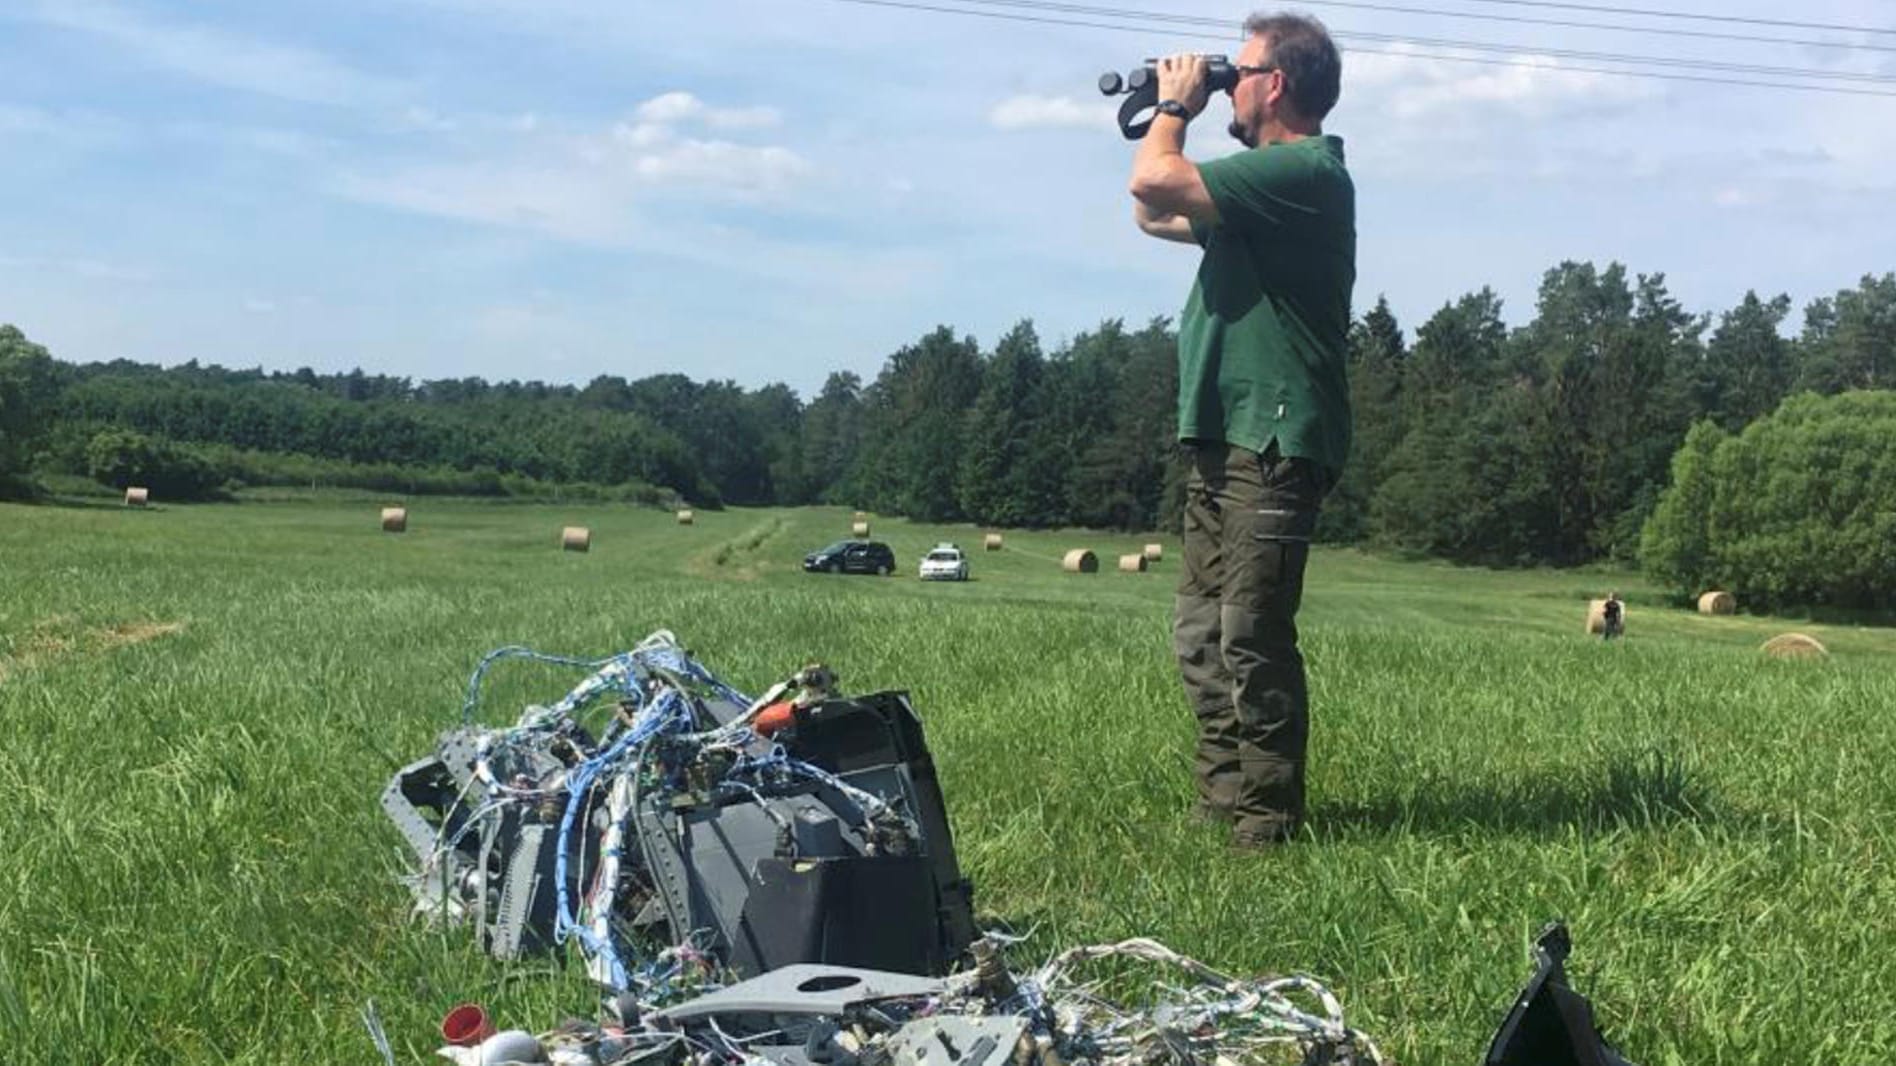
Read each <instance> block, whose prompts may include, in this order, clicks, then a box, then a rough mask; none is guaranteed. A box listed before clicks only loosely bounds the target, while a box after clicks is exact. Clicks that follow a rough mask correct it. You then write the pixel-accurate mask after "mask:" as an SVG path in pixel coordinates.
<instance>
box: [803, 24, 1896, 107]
mask: <svg viewBox="0 0 1896 1066" xmlns="http://www.w3.org/2000/svg"><path fill="white" fill-rule="evenodd" d="M835 2H837V3H844V4H857V5H861V6H865V7H883V8H895V9H900V10H907V11H925V12H933V13H938V14H945V15H966V16H970V17H974V18H985V19H996V20H1001V21H1006V22H1024V23H1034V24H1039V25H1047V26H1075V27H1080V28H1084V29H1096V30H1119V31H1121V32H1125V33H1145V34H1150V33H1151V32H1152V29H1151V27H1149V26H1140V25H1125V24H1116V23H1107V22H1090V21H1086V20H1083V19H1067V18H1052V17H1049V16H1044V15H1023V14H1013V13H1008V12H1002V11H982V10H974V9H969V8H963V7H947V6H943V5H942V4H930V3H920V2H916V0H835ZM955 2H960V3H980V2H983V0H955ZM1048 6H1049V7H1058V6H1060V5H1048ZM1134 14H1137V13H1133V12H1128V13H1125V14H1124V15H1123V16H1122V17H1131V16H1132V15H1134ZM1174 18H1176V16H1175V17H1174ZM1177 35H1178V36H1183V37H1194V38H1203V39H1209V40H1217V41H1225V42H1229V41H1231V40H1232V35H1231V34H1229V33H1225V34H1213V33H1206V32H1203V31H1192V30H1181V31H1177ZM1337 36H1338V37H1340V38H1343V39H1345V40H1348V39H1350V38H1351V36H1352V35H1350V34H1345V33H1342V32H1338V33H1337ZM1356 36H1358V37H1362V38H1364V39H1375V40H1387V41H1390V42H1394V43H1417V42H1416V41H1415V39H1414V38H1407V37H1384V36H1379V35H1356ZM1430 47H1441V48H1451V47H1452V48H1463V49H1471V50H1474V49H1489V50H1494V51H1502V52H1508V53H1514V54H1521V55H1524V56H1531V55H1546V54H1549V53H1550V51H1552V50H1546V49H1535V48H1531V47H1528V46H1524V45H1523V46H1502V45H1484V44H1479V43H1475V42H1442V43H1440V44H1431V45H1430ZM1350 51H1352V52H1355V53H1359V54H1367V55H1388V56H1397V57H1402V58H1409V59H1414V58H1427V59H1438V60H1442V61H1444V62H1451V63H1475V64H1480V65H1484V66H1500V67H1526V68H1528V69H1532V70H1541V71H1550V72H1566V73H1574V74H1610V75H1619V76H1622V77H1629V78H1648V79H1654V80H1659V81H1682V82H1696V83H1700V84H1711V85H1733V86H1742V87H1745V88H1754V89H1790V90H1797V91H1802V92H1818V93H1833V94H1841V95H1845V96H1878V97H1885V98H1896V92H1887V91H1881V90H1877V89H1862V88H1850V87H1847V86H1841V85H1813V84H1808V83H1800V82H1785V81H1755V80H1750V79H1743V78H1716V77H1709V76H1704V75H1697V74H1668V73H1661V72H1658V71H1652V70H1638V69H1624V68H1613V67H1604V68H1603V67H1579V66H1565V65H1561V66H1555V65H1551V64H1548V63H1544V62H1536V61H1535V60H1533V59H1531V58H1520V59H1504V58H1488V57H1482V56H1465V55H1450V54H1447V53H1442V52H1433V53H1418V52H1414V51H1409V50H1402V49H1391V48H1367V47H1361V46H1352V47H1351V49H1350ZM1576 54H1578V53H1576ZM1587 54H1588V55H1591V56H1595V57H1597V58H1596V59H1595V60H1594V61H1595V62H1609V63H1625V64H1628V65H1635V64H1639V63H1654V62H1660V63H1665V64H1668V65H1683V64H1686V63H1693V62H1696V61H1690V60H1655V59H1654V58H1653V57H1640V56H1616V55H1612V54H1609V53H1587ZM1705 62H1706V69H1711V70H1727V71H1730V72H1733V73H1743V72H1754V73H1756V72H1764V71H1767V70H1768V71H1773V72H1777V71H1781V72H1782V76H1787V77H1788V76H1796V77H1811V78H1846V79H1857V80H1867V81H1876V82H1887V81H1890V80H1891V79H1889V78H1886V77H1884V76H1882V75H1841V74H1836V73H1833V72H1824V71H1794V70H1792V69H1790V68H1755V69H1753V68H1745V67H1741V66H1738V65H1720V64H1715V63H1711V62H1710V61H1705Z"/></svg>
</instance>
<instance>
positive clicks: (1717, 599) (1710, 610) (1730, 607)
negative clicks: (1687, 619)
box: [1698, 591, 1738, 614]
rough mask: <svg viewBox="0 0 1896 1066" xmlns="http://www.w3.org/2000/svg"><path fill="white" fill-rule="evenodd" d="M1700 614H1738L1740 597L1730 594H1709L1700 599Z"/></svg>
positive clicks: (1715, 592)
mask: <svg viewBox="0 0 1896 1066" xmlns="http://www.w3.org/2000/svg"><path fill="white" fill-rule="evenodd" d="M1698 608H1699V613H1700V614H1737V613H1738V597H1736V596H1733V595H1732V594H1731V593H1729V592H1717V591H1713V592H1708V593H1706V594H1705V595H1703V596H1700V597H1699V598H1698Z"/></svg>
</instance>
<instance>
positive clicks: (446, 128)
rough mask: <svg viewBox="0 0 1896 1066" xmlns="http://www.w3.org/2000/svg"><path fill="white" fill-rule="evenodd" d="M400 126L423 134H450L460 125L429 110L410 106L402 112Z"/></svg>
mask: <svg viewBox="0 0 1896 1066" xmlns="http://www.w3.org/2000/svg"><path fill="white" fill-rule="evenodd" d="M402 125H404V126H406V127H407V128H409V129H412V130H420V131H422V132H424V133H452V132H453V131H455V130H456V129H459V128H460V123H458V122H455V121H454V120H453V119H451V118H448V117H447V116H446V115H441V114H437V113H436V112H435V111H433V110H432V109H430V108H426V107H418V106H414V105H410V106H409V107H408V108H407V110H405V111H403V112H402Z"/></svg>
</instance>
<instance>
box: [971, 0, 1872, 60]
mask: <svg viewBox="0 0 1896 1066" xmlns="http://www.w3.org/2000/svg"><path fill="white" fill-rule="evenodd" d="M957 2H960V3H967V4H978V5H981V6H984V7H1013V8H1025V9H1028V10H1033V11H1050V12H1058V13H1062V14H1072V15H1099V16H1104V17H1107V18H1136V19H1140V20H1141V21H1146V22H1160V23H1173V24H1177V25H1184V26H1210V27H1216V28H1219V29H1224V30H1226V31H1227V33H1226V36H1227V38H1235V37H1236V36H1237V35H1238V33H1237V24H1236V23H1235V22H1234V21H1232V20H1230V19H1219V18H1210V17H1207V16H1203V15H1174V14H1170V13H1167V12H1162V11H1132V10H1126V9H1123V8H1112V7H1098V6H1090V5H1086V4H1070V3H1053V2H1049V0H957ZM1310 2H1311V3H1312V4H1314V5H1315V6H1317V7H1341V8H1349V9H1352V10H1356V11H1377V12H1383V13H1386V14H1398V15H1428V16H1430V17H1433V18H1454V19H1475V20H1479V21H1485V22H1503V23H1508V24H1510V25H1524V26H1554V27H1558V28H1560V29H1569V30H1605V31H1608V32H1612V33H1640V34H1645V35H1647V36H1654V37H1690V38H1694V39H1698V40H1713V41H1744V42H1748V43H1751V44H1768V45H1773V46H1776V47H1780V48H1782V47H1784V46H1786V45H1791V46H1797V47H1804V48H1825V49H1830V50H1833V51H1844V52H1889V53H1896V45H1891V44H1853V43H1850V42H1847V41H1816V40H1802V39H1797V38H1786V37H1767V36H1760V35H1758V34H1749V33H1719V32H1715V31H1711V30H1687V29H1674V28H1668V27H1664V26H1628V25H1626V24H1624V23H1616V22H1576V21H1573V20H1571V19H1549V18H1536V17H1533V16H1528V15H1491V14H1483V13H1481V12H1475V11H1449V10H1446V9H1443V8H1439V7H1417V6H1413V5H1409V4H1391V3H1375V2H1370V0H1310Z"/></svg>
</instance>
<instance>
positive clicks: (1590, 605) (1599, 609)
mask: <svg viewBox="0 0 1896 1066" xmlns="http://www.w3.org/2000/svg"><path fill="white" fill-rule="evenodd" d="M1604 632H1606V601H1605V600H1588V601H1587V633H1588V634H1590V635H1594V636H1598V635H1599V634H1601V633H1604Z"/></svg>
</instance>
